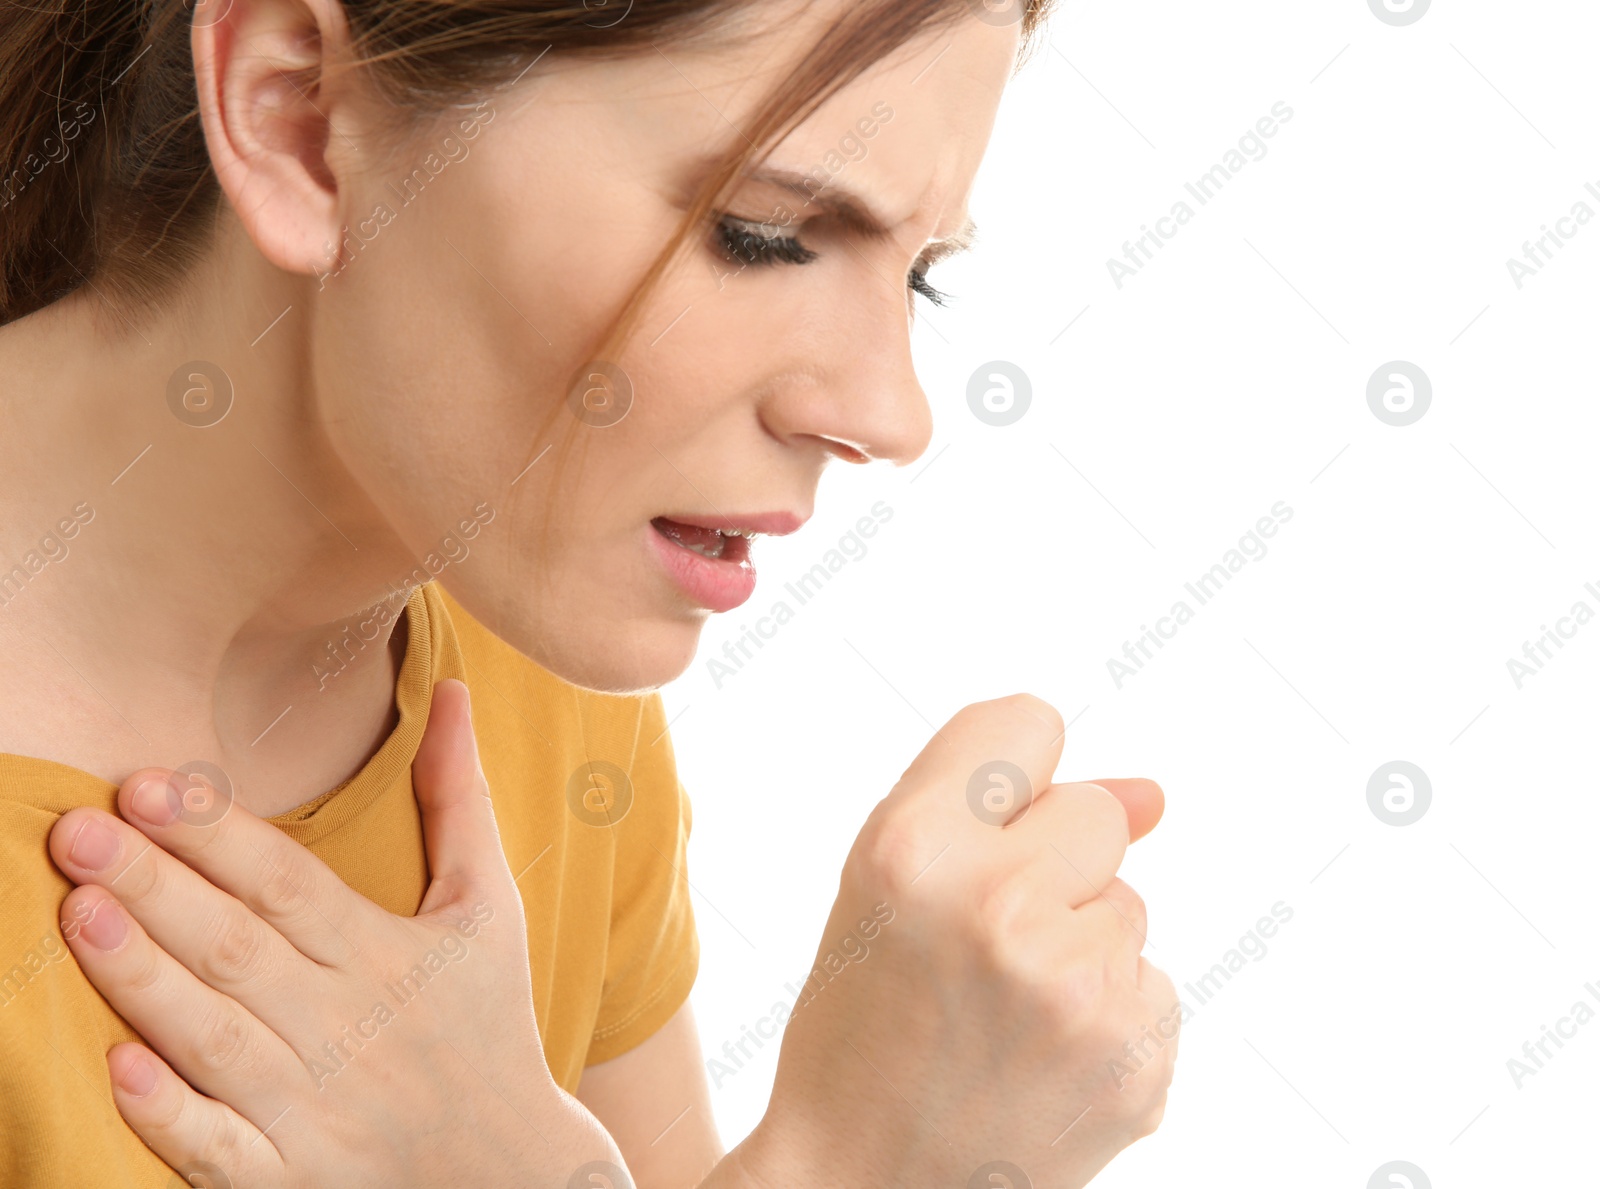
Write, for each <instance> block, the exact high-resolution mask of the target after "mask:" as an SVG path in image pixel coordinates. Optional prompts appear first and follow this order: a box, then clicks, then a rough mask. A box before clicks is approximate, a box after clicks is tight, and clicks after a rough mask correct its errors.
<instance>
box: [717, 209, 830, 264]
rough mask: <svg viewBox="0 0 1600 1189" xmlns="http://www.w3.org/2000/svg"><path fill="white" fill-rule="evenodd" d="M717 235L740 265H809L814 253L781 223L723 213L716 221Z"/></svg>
mask: <svg viewBox="0 0 1600 1189" xmlns="http://www.w3.org/2000/svg"><path fill="white" fill-rule="evenodd" d="M717 238H718V240H719V241H720V244H721V247H722V250H723V252H724V253H725V254H726V255H727V256H728V257H729V259H730V260H732V261H734V262H735V263H740V264H809V263H811V261H813V260H815V259H816V258H817V254H816V253H815V252H813V251H812V250H811V249H810V248H808V247H806V246H805V245H804V244H802V243H801V242H800V241H799V240H797V239H795V238H794V236H792V235H784V234H783V232H782V226H781V224H777V223H756V222H752V221H751V220H749V219H736V218H734V217H733V216H732V215H724V216H723V217H722V219H721V220H720V221H719V222H718V223H717Z"/></svg>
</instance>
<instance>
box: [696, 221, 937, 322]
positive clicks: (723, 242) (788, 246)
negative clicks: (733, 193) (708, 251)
mask: <svg viewBox="0 0 1600 1189" xmlns="http://www.w3.org/2000/svg"><path fill="white" fill-rule="evenodd" d="M717 247H718V248H719V250H720V251H721V252H722V254H723V256H724V257H726V258H727V259H728V260H729V261H730V262H732V263H735V264H740V265H744V264H809V263H811V261H813V260H815V259H816V258H817V253H816V252H814V251H813V250H812V249H810V248H808V247H806V246H805V245H804V244H802V243H801V242H800V241H799V240H798V239H796V238H795V237H794V236H792V235H788V234H785V233H784V230H783V225H782V224H778V223H761V222H757V221H755V220H753V219H740V218H736V217H734V216H733V215H723V216H722V217H721V218H720V219H719V220H718V222H717ZM928 267H929V266H928V265H925V264H921V263H918V264H915V265H913V266H912V267H911V271H910V272H908V273H907V274H906V288H908V289H910V290H911V291H912V292H913V293H919V294H921V295H922V296H923V297H925V298H927V299H928V300H929V301H931V302H932V303H933V304H934V305H938V306H942V305H944V304H945V303H946V302H947V301H948V300H949V299H950V296H951V295H950V294H948V293H944V292H942V291H940V290H938V289H935V288H934V287H933V286H932V285H931V284H930V283H929V282H928Z"/></svg>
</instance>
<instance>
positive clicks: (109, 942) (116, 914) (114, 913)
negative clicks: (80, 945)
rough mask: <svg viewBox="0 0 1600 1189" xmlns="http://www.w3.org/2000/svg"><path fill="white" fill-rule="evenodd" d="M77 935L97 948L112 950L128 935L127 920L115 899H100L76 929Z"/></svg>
mask: <svg viewBox="0 0 1600 1189" xmlns="http://www.w3.org/2000/svg"><path fill="white" fill-rule="evenodd" d="M78 935H79V936H80V937H82V938H83V939H84V940H86V941H87V942H88V943H89V944H90V945H92V946H94V948H95V949H97V950H114V949H116V948H117V947H118V946H119V945H121V944H122V942H123V939H124V938H126V937H127V936H128V922H127V921H126V920H124V919H123V917H122V910H121V909H120V908H118V907H117V902H116V901H115V900H102V901H101V902H100V903H99V904H97V905H96V906H95V909H94V911H93V912H91V913H90V914H89V917H88V919H87V920H85V921H84V922H83V925H82V926H81V927H80V928H79V929H78Z"/></svg>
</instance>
